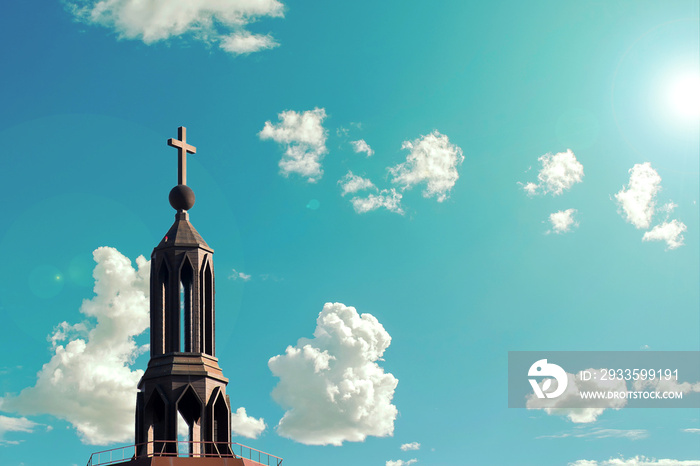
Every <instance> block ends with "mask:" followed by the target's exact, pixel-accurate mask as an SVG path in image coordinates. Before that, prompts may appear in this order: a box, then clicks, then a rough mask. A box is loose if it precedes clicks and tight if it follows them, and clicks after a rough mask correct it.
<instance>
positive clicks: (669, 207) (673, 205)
mask: <svg viewBox="0 0 700 466" xmlns="http://www.w3.org/2000/svg"><path fill="white" fill-rule="evenodd" d="M676 207H678V204H676V203H675V202H673V201H669V202H667V203H666V204H664V205H662V206H661V207H660V208H659V212H665V213H667V214H670V213H671V212H673V211H674V210H675V209H676Z"/></svg>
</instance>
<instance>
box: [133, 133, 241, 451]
mask: <svg viewBox="0 0 700 466" xmlns="http://www.w3.org/2000/svg"><path fill="white" fill-rule="evenodd" d="M168 145H169V146H172V147H176V148H177V149H178V184H177V186H175V187H174V188H173V189H172V190H171V191H170V196H169V200H170V205H172V207H173V208H174V209H175V210H176V211H177V212H176V214H175V223H173V225H172V226H171V227H170V229H169V230H168V232H167V233H166V234H165V236H164V237H163V239H162V240H161V241H160V243H159V244H158V245H157V246H156V247H155V248H154V249H153V253H152V255H151V306H150V308H151V309H150V313H151V359H150V361H149V363H148V369H147V370H146V373H145V374H144V375H143V378H142V379H141V381H140V382H139V393H138V396H137V403H136V444H137V445H142V446H140V447H138V448H137V456H150V455H153V454H158V453H159V452H161V453H162V452H165V453H167V452H170V453H175V452H176V451H177V432H178V426H177V423H178V419H179V418H181V419H184V421H185V423H186V424H187V428H188V430H189V441H190V442H191V443H190V444H189V449H190V451H189V453H190V456H203V455H204V454H207V453H214V452H216V453H219V454H221V453H223V454H224V456H228V455H229V454H231V453H232V452H231V451H230V446H229V442H230V441H231V408H230V403H229V399H228V396H227V395H226V385H227V383H228V379H226V378H225V377H224V376H223V373H222V371H221V369H220V367H219V365H218V360H217V359H216V357H215V341H214V331H215V313H214V291H215V290H214V263H213V261H212V255H213V253H214V250H213V249H212V248H210V247H209V245H207V243H206V242H205V241H204V239H203V238H202V236H201V235H200V234H199V233H198V232H197V230H196V229H195V228H194V226H192V224H191V223H190V221H189V216H188V213H187V210H189V209H191V208H192V206H193V205H194V200H195V198H194V192H193V191H192V189H190V188H189V187H188V186H187V184H186V182H187V154H188V153H190V154H194V153H195V152H196V150H197V149H196V148H195V147H194V146H191V145H190V144H187V142H186V130H185V128H184V127H180V128H179V129H178V139H169V140H168ZM178 414H179V415H180V417H178Z"/></svg>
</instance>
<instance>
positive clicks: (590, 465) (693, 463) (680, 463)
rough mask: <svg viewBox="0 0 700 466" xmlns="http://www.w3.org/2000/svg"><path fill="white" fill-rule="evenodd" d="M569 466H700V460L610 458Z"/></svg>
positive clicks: (575, 463) (640, 457) (583, 461)
mask: <svg viewBox="0 0 700 466" xmlns="http://www.w3.org/2000/svg"><path fill="white" fill-rule="evenodd" d="M568 466H700V461H699V460H673V459H656V458H647V457H646V456H635V457H633V458H627V459H625V458H623V457H622V456H620V457H619V458H610V459H608V460H603V461H595V460H578V461H575V462H573V463H569V465H568Z"/></svg>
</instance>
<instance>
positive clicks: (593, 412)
mask: <svg viewBox="0 0 700 466" xmlns="http://www.w3.org/2000/svg"><path fill="white" fill-rule="evenodd" d="M587 370H588V371H589V372H590V373H591V374H592V375H593V377H592V378H591V380H581V379H576V377H575V376H574V374H569V373H567V374H566V376H567V378H568V383H567V386H566V391H565V392H564V393H562V394H561V395H559V396H558V397H556V398H545V399H540V398H537V396H535V394H534V393H533V394H530V395H528V396H527V397H526V398H527V402H526V404H525V407H526V408H527V409H542V410H544V411H545V412H546V413H547V414H550V415H552V414H555V415H559V416H566V417H567V418H568V419H569V420H570V421H571V422H573V423H576V424H588V423H591V422H595V421H596V420H597V419H598V416H600V415H601V414H603V412H604V411H605V410H606V409H615V410H618V409H621V408H623V407H624V406H625V405H626V404H627V399H626V398H613V399H610V400H596V407H590V404H591V400H587V399H584V398H582V397H581V395H580V392H596V391H604V392H607V391H613V392H626V391H627V386H626V385H625V382H624V380H608V379H606V380H600V379H602V378H603V377H602V372H601V370H600V369H599V370H596V369H587ZM545 380H547V379H545ZM545 380H543V381H542V382H545ZM601 404H604V405H605V406H603V407H601V406H600V405H601Z"/></svg>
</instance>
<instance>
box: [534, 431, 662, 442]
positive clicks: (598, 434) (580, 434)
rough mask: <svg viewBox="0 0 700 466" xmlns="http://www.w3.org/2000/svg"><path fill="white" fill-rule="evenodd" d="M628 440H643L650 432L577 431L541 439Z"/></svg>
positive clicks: (544, 436) (546, 436)
mask: <svg viewBox="0 0 700 466" xmlns="http://www.w3.org/2000/svg"><path fill="white" fill-rule="evenodd" d="M567 437H574V438H592V439H604V438H626V439H629V440H641V439H645V438H647V437H649V431H648V430H644V429H600V428H597V429H591V430H576V431H573V432H565V433H563V434H557V435H543V436H540V437H537V438H538V439H541V438H567Z"/></svg>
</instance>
